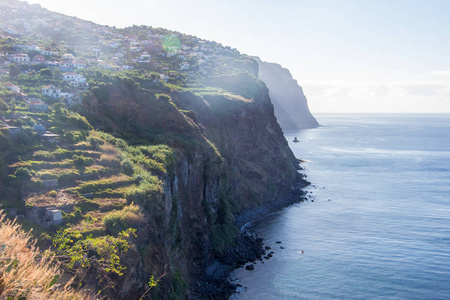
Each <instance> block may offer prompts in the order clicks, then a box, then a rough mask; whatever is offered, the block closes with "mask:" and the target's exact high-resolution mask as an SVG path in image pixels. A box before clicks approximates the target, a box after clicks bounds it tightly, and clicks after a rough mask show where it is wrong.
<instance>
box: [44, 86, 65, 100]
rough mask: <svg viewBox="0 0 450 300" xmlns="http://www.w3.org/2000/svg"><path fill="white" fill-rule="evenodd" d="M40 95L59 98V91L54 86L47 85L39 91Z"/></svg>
mask: <svg viewBox="0 0 450 300" xmlns="http://www.w3.org/2000/svg"><path fill="white" fill-rule="evenodd" d="M41 91H42V95H44V96H49V97H55V98H59V97H61V89H60V88H57V87H55V86H54V85H47V86H44V87H42V89H41Z"/></svg>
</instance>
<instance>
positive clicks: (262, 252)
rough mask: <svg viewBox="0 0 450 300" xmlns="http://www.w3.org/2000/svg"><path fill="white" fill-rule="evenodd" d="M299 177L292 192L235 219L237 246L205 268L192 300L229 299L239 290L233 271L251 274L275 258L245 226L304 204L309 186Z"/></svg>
mask: <svg viewBox="0 0 450 300" xmlns="http://www.w3.org/2000/svg"><path fill="white" fill-rule="evenodd" d="M298 175H299V178H298V180H297V184H296V185H295V187H294V188H293V189H292V190H291V191H289V192H287V193H286V194H285V195H283V196H282V197H279V198H278V199H277V200H276V201H273V202H272V203H266V204H265V205H263V206H261V207H258V208H256V209H253V210H248V211H244V212H243V213H241V214H240V215H238V216H237V217H236V225H237V226H238V227H240V228H241V235H240V237H239V238H238V241H237V243H236V245H235V246H234V247H231V248H230V249H228V251H227V253H226V254H225V255H223V256H222V257H220V258H217V259H216V261H215V262H214V263H213V264H211V265H210V266H208V267H207V268H206V272H205V274H203V275H202V276H200V277H199V278H198V279H197V280H196V281H195V282H194V283H193V286H192V291H193V293H192V295H191V297H190V298H191V299H214V300H215V299H217V300H222V299H229V297H230V296H231V295H232V294H233V293H234V292H236V290H237V288H238V287H240V285H239V284H237V283H233V282H232V280H231V278H230V274H231V272H232V271H233V270H235V269H237V268H240V267H244V266H245V268H246V269H247V270H252V269H253V268H254V267H253V263H255V262H256V261H257V260H260V261H263V259H269V258H270V257H272V254H273V251H271V248H270V247H268V246H264V241H263V239H262V238H260V237H258V236H257V235H255V234H254V233H252V232H249V231H246V230H245V229H244V227H243V226H244V225H245V224H247V223H249V222H251V221H255V220H257V219H259V218H262V217H264V216H266V215H268V214H270V213H273V212H275V211H278V210H280V209H283V208H285V207H287V206H289V205H292V204H294V203H299V202H302V201H304V200H305V196H306V192H305V191H304V190H303V189H304V188H305V187H306V186H308V185H309V184H310V183H309V182H308V181H306V180H305V179H304V178H303V176H302V175H301V174H299V173H298Z"/></svg>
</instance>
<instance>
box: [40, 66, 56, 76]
mask: <svg viewBox="0 0 450 300" xmlns="http://www.w3.org/2000/svg"><path fill="white" fill-rule="evenodd" d="M52 75H53V73H52V70H51V69H49V68H45V69H41V70H40V71H39V76H48V77H50V76H52Z"/></svg>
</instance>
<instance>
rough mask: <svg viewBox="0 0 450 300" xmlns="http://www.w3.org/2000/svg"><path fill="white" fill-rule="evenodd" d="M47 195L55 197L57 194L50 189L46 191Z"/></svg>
mask: <svg viewBox="0 0 450 300" xmlns="http://www.w3.org/2000/svg"><path fill="white" fill-rule="evenodd" d="M48 195H49V196H50V197H52V198H56V196H57V195H58V193H57V192H56V191H50V192H48Z"/></svg>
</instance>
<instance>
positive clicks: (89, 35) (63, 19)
mask: <svg viewBox="0 0 450 300" xmlns="http://www.w3.org/2000/svg"><path fill="white" fill-rule="evenodd" d="M10 11H12V12H13V13H12V14H11V13H9V12H10ZM0 18H1V21H0V39H1V40H0V74H3V75H6V76H8V75H9V80H8V81H9V82H5V81H6V80H7V79H6V78H4V79H2V81H3V82H4V83H3V84H2V86H3V87H4V88H7V89H8V90H11V91H13V92H15V93H16V94H17V96H18V97H20V98H21V99H25V100H27V103H28V104H29V105H30V109H32V108H33V109H38V110H39V109H44V110H45V109H46V108H45V103H47V104H51V103H52V102H55V101H61V102H64V103H65V104H66V105H67V106H68V107H71V106H74V105H77V104H81V97H80V93H81V92H83V91H86V90H87V89H88V88H89V83H88V80H89V78H86V77H85V74H86V70H87V69H102V70H108V71H111V72H120V71H124V70H133V69H136V70H139V71H140V72H145V73H146V74H149V76H151V78H152V80H153V81H154V82H155V83H157V82H168V83H176V84H179V83H180V82H183V79H185V78H189V80H190V81H191V82H193V81H201V79H202V77H208V76H211V74H213V73H214V71H215V67H217V66H220V67H223V61H222V58H223V57H224V56H233V55H234V56H235V55H239V52H238V51H237V50H235V49H231V48H230V47H223V46H222V45H220V44H218V43H215V42H211V41H205V40H201V39H198V38H196V37H193V36H186V35H182V34H174V33H173V32H169V31H167V30H164V29H159V28H151V27H145V26H134V27H131V28H126V29H117V28H114V27H108V26H100V25H96V24H93V23H91V22H87V21H83V20H79V19H77V18H73V17H67V16H64V15H58V14H55V13H52V14H50V13H48V11H47V10H45V9H43V8H41V7H40V5H38V4H34V5H28V4H26V3H24V2H19V1H16V2H15V1H9V2H2V3H0ZM36 75H47V76H49V77H52V79H53V81H58V79H62V80H64V81H63V82H61V83H60V84H51V82H45V80H42V81H41V82H42V86H40V87H39V88H40V89H41V93H40V94H38V93H36V92H34V93H31V94H30V93H28V92H27V91H28V90H29V89H27V87H28V88H31V86H27V83H26V82H24V81H25V80H22V81H21V79H28V78H27V77H30V76H34V77H36ZM199 77H200V78H199ZM33 87H35V86H33ZM46 100H47V101H46ZM37 105H38V106H37Z"/></svg>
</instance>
